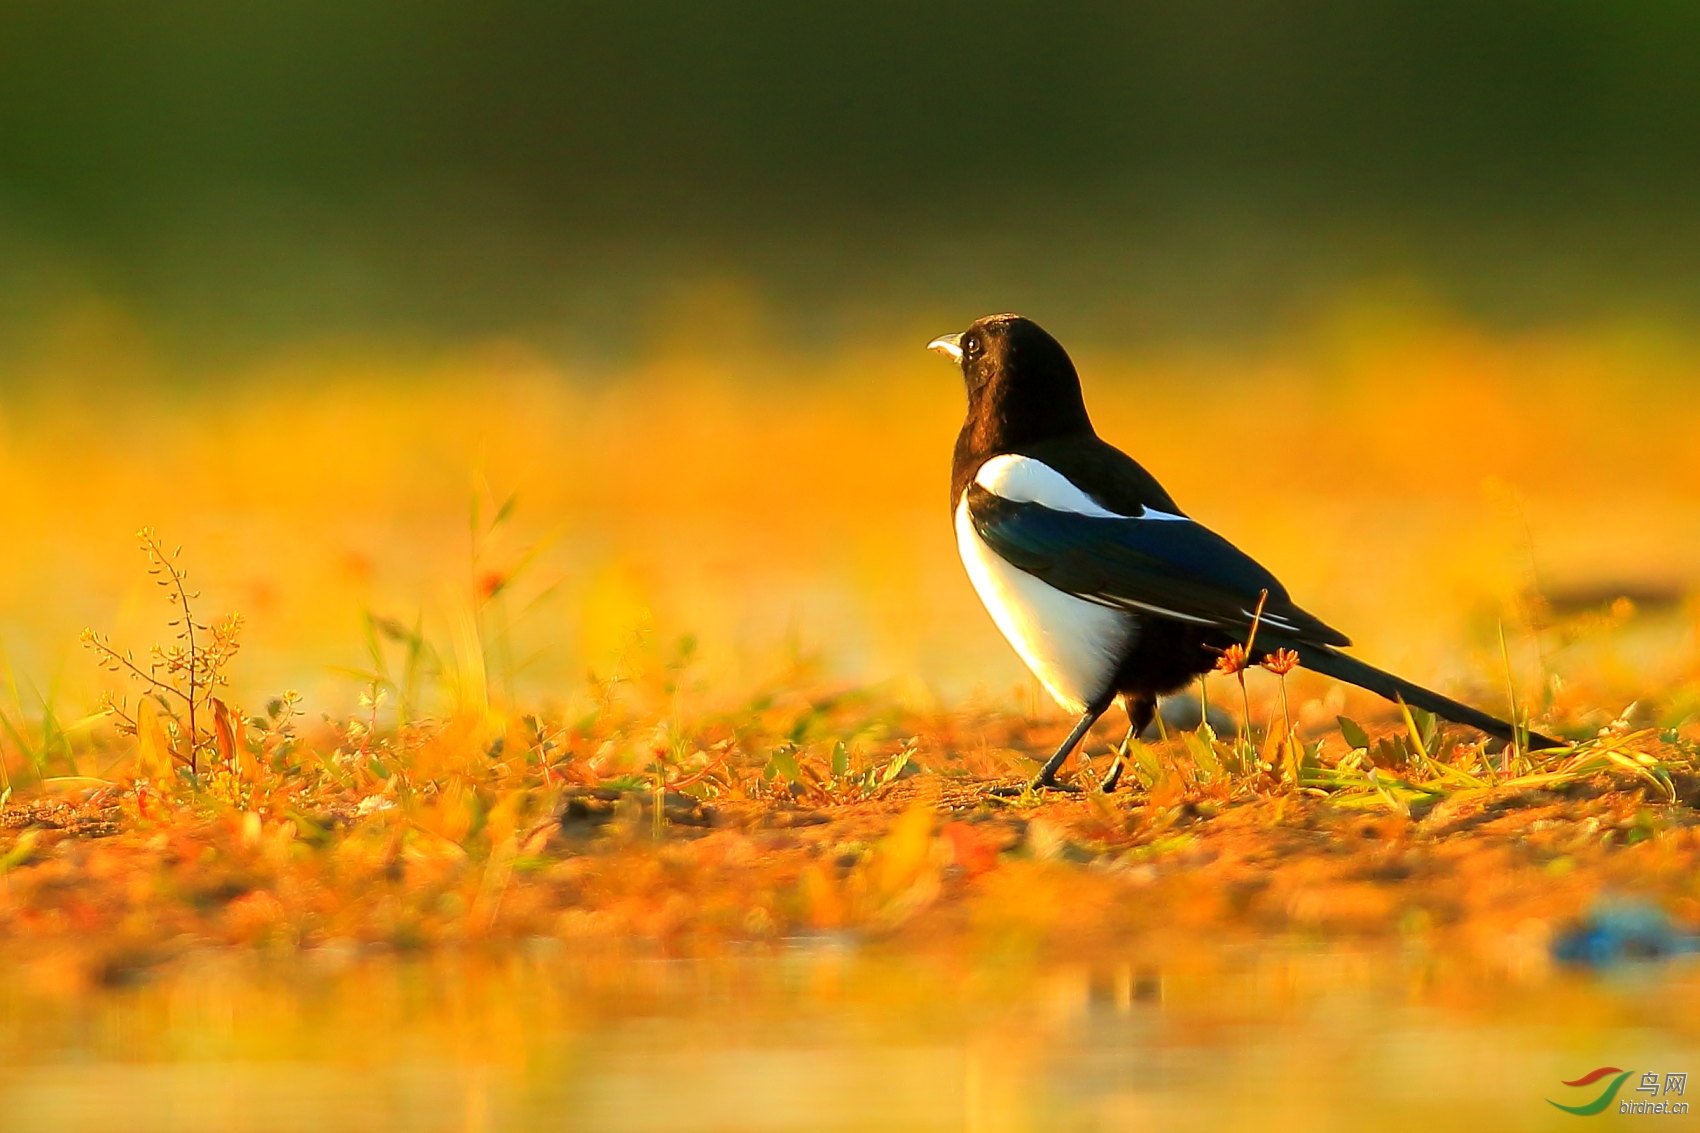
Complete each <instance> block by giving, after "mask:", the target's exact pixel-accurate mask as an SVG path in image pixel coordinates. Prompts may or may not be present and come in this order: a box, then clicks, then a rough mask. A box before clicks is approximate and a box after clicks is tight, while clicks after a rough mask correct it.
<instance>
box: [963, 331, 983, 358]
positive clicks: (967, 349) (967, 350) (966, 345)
mask: <svg viewBox="0 0 1700 1133" xmlns="http://www.w3.org/2000/svg"><path fill="white" fill-rule="evenodd" d="M984 349H985V345H984V344H983V343H982V342H981V341H980V336H979V335H977V334H971V335H969V336H968V337H967V338H964V339H963V340H962V356H963V357H964V358H967V359H969V360H970V361H972V360H973V359H975V358H978V357H979V356H980V352H981V351H982V350H984Z"/></svg>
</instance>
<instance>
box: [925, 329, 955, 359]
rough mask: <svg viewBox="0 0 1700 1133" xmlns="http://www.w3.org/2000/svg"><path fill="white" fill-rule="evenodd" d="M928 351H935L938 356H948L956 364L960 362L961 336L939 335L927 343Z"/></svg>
mask: <svg viewBox="0 0 1700 1133" xmlns="http://www.w3.org/2000/svg"><path fill="white" fill-rule="evenodd" d="M927 349H928V350H937V351H938V352H939V353H940V354H948V355H950V356H951V357H952V358H954V359H956V360H957V361H958V362H960V361H962V336H961V335H960V334H941V335H939V336H938V337H937V338H935V339H933V340H932V341H931V342H929V343H927Z"/></svg>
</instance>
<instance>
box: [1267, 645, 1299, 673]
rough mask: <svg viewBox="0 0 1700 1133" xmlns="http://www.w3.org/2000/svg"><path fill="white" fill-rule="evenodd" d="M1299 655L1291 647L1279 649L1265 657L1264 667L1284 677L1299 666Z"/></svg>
mask: <svg viewBox="0 0 1700 1133" xmlns="http://www.w3.org/2000/svg"><path fill="white" fill-rule="evenodd" d="M1298 665H1299V655H1298V654H1297V653H1295V652H1293V651H1292V650H1291V649H1277V650H1276V651H1275V652H1273V653H1271V654H1270V655H1269V656H1267V657H1265V658H1264V659H1263V667H1264V668H1265V669H1268V670H1269V671H1270V672H1271V673H1274V674H1275V675H1276V676H1278V677H1284V676H1286V675H1287V674H1288V673H1290V672H1292V671H1293V670H1294V669H1296V668H1298Z"/></svg>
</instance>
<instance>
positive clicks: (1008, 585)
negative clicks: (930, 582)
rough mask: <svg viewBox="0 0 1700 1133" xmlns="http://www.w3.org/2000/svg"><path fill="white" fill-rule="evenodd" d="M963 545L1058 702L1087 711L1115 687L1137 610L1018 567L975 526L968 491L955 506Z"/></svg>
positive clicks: (972, 574)
mask: <svg viewBox="0 0 1700 1133" xmlns="http://www.w3.org/2000/svg"><path fill="white" fill-rule="evenodd" d="M956 549H957V553H958V554H960V555H961V556H962V565H963V566H964V567H966V568H967V570H968V578H969V580H970V581H971V582H973V584H974V589H975V591H976V592H978V594H979V595H980V601H982V602H984V603H985V605H986V610H987V611H988V612H989V613H990V614H991V615H992V621H994V622H995V623H997V627H998V629H1000V630H1002V631H1003V635H1004V637H1006V638H1008V639H1009V643H1010V645H1012V646H1014V647H1015V651H1016V653H1018V654H1020V656H1021V659H1022V660H1023V661H1025V662H1026V663H1027V667H1028V668H1029V669H1031V670H1033V675H1034V676H1036V677H1038V678H1039V681H1040V683H1041V684H1043V685H1044V686H1045V688H1046V689H1047V690H1048V691H1049V692H1050V694H1051V695H1052V696H1053V697H1055V698H1056V700H1057V702H1058V703H1059V704H1061V705H1062V706H1063V707H1065V708H1067V709H1069V710H1070V711H1073V712H1084V711H1085V710H1086V706H1087V704H1089V703H1090V702H1092V701H1094V700H1096V699H1097V698H1098V697H1100V696H1102V695H1103V694H1104V693H1105V692H1106V691H1108V689H1109V687H1110V683H1111V682H1112V681H1113V680H1114V679H1115V675H1116V670H1117V668H1118V667H1120V664H1121V661H1122V659H1123V658H1124V657H1125V656H1126V655H1127V652H1128V650H1129V649H1131V648H1132V646H1133V642H1134V638H1135V636H1136V635H1137V633H1138V627H1139V623H1138V620H1137V619H1136V618H1135V616H1134V615H1132V614H1129V613H1127V612H1126V611H1123V610H1117V609H1112V608H1111V607H1108V606H1100V605H1098V604H1097V603H1095V602H1088V601H1086V600H1085V599H1082V598H1076V597H1075V596H1074V595H1072V594H1064V593H1063V592H1062V591H1060V590H1058V589H1056V588H1055V587H1052V586H1049V585H1047V584H1046V583H1044V582H1042V581H1040V580H1039V579H1037V578H1035V577H1034V576H1032V575H1030V574H1028V573H1027V572H1026V571H1024V570H1021V569H1020V568H1018V567H1014V566H1011V565H1010V564H1009V563H1008V562H1006V561H1005V560H1004V559H1003V558H1002V557H1001V556H1000V555H999V554H998V553H997V552H996V551H994V550H992V549H991V548H990V547H989V546H987V545H986V543H985V541H984V540H983V539H981V538H980V535H979V533H978V532H976V531H975V530H974V522H973V520H972V519H971V518H970V517H969V515H968V500H967V496H966V494H964V496H963V498H962V499H961V500H959V501H957V505H956Z"/></svg>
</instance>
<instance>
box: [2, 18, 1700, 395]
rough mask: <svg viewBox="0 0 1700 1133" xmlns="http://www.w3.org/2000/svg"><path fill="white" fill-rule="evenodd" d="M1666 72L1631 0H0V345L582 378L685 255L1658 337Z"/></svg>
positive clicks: (796, 306) (782, 320)
mask: <svg viewBox="0 0 1700 1133" xmlns="http://www.w3.org/2000/svg"><path fill="white" fill-rule="evenodd" d="M1696 59H1700V8H1695V7H1694V6H1692V5H1684V4H1675V3H1669V2H1668V0H1619V2H1617V3H1613V4H1602V3H1582V2H1578V0H1545V2H1541V3H1534V2H1530V0H1510V2H1506V3H1498V4H1479V3H1465V2H1461V0H1423V2H1390V0H1354V2H1352V3H1315V2H1298V3H1285V4H1277V3H1267V2H1247V0H1240V2H1225V0H1204V2H1193V3H1188V4H1173V3H1171V4H1154V3H1097V4H1093V3H1064V4H1055V3H1052V4H1039V3H1030V2H1021V0H982V2H979V3H973V4H966V3H939V4H931V5H914V4H896V3H889V2H885V0H874V2H871V3H862V4H857V5H836V6H835V5H799V4H793V3H777V2H772V0H730V2H725V3H718V4H700V3H680V2H677V0H640V2H637V3H627V4H619V5H579V4H539V3H520V2H515V0H486V2H483V3H477V4H474V3H466V2H446V0H413V2H409V3H397V2H394V0H363V2H361V3H354V4H350V3H330V2H328V0H290V2H282V0H279V2H272V3H264V4H259V3H233V2H231V0H155V2H153V3H148V4H134V3H129V2H117V0H77V2H72V3H67V2H64V0H0V352H4V351H8V350H10V351H13V352H15V351H16V350H17V349H18V348H19V347H27V346H28V345H29V344H30V341H31V336H32V335H33V334H35V333H36V331H37V328H38V327H39V325H40V323H41V321H42V319H43V318H44V317H46V314H47V313H49V312H52V311H55V310H59V309H63V308H64V307H65V306H66V305H75V304H77V303H82V302H86V301H88V300H89V299H90V298H91V297H93V298H96V299H98V300H99V301H100V302H103V303H108V304H112V305H114V306H115V307H116V308H117V309H120V310H122V311H124V312H126V313H127V315H128V316H129V317H132V318H134V319H135V320H136V322H137V324H138V325H141V326H144V327H146V328H147V336H148V340H149V343H150V349H153V350H156V351H158V352H159V353H160V355H161V357H163V358H165V359H167V360H168V361H169V362H170V367H169V369H170V371H171V372H172V373H188V372H192V371H194V370H196V369H200V368H205V367H208V366H218V365H222V364H225V363H228V362H229V361H231V360H232V359H233V358H238V357H243V356H248V355H250V354H252V353H254V352H257V351H259V352H263V351H266V350H269V349H272V348H274V347H276V346H277V345H278V344H280V343H298V342H301V341H302V340H304V339H323V338H333V339H334V338H339V337H348V336H353V337H356V338H362V337H368V336H376V337H377V338H380V339H382V340H386V341H395V340H401V341H416V342H420V343H425V344H429V343H432V342H437V341H442V340H449V341H455V340H461V339H467V338H480V337H484V336H490V335H519V336H522V337H523V338H525V339H526V340H528V341H530V342H533V343H535V344H537V345H538V346H540V347H541V348H542V349H544V350H546V351H549V352H553V353H557V354H559V355H561V356H563V357H570V358H573V359H574V360H575V361H580V362H582V361H586V360H590V361H594V360H595V359H597V358H599V357H600V358H608V359H610V360H613V361H616V362H617V361H618V360H619V359H620V358H621V357H622V356H623V355H624V354H625V353H626V352H629V351H630V350H632V349H633V348H634V344H635V343H637V342H638V341H639V340H640V339H641V337H642V336H643V335H644V334H646V333H649V332H651V331H652V330H653V327H652V326H651V325H649V323H647V322H646V319H652V318H653V313H654V312H655V311H657V310H666V309H667V304H668V302H669V297H670V296H671V295H673V294H674V293H676V292H677V291H679V290H680V289H681V288H689V287H692V286H696V285H697V284H698V283H699V282H701V281H722V280H732V281H735V282H736V283H737V284H738V285H740V286H743V287H747V288H749V289H750V291H751V292H752V293H754V294H757V295H760V296H762V297H763V299H764V301H765V302H766V303H768V304H770V305H771V309H772V312H773V317H774V318H775V319H776V320H777V324H778V326H779V327H780V328H782V329H783V331H784V333H785V334H786V335H787V336H790V335H793V334H801V335H805V336H813V337H814V338H815V339H816V340H818V341H821V342H833V341H838V340H840V339H841V338H842V337H843V336H846V335H851V334H866V333H873V332H875V331H878V332H880V333H883V332H884V330H885V329H886V328H888V327H895V326H898V325H901V326H903V327H904V328H905V329H907V328H908V327H909V326H911V325H912V324H914V323H916V322H927V325H929V326H931V325H932V322H929V321H928V320H932V321H938V320H940V319H942V322H941V323H939V325H943V326H954V325H957V324H958V323H960V322H961V321H963V319H964V318H965V317H967V316H971V315H976V314H979V313H982V312H983V311H984V310H987V309H994V308H1022V309H1027V310H1030V311H1032V312H1033V313H1035V314H1039V315H1044V314H1046V313H1050V312H1056V311H1059V310H1062V309H1066V310H1067V311H1068V313H1069V317H1070V319H1071V320H1072V323H1073V326H1074V327H1076V328H1079V329H1078V331H1077V333H1084V334H1087V335H1095V336H1097V338H1098V339H1099V342H1100V343H1101V344H1107V343H1113V342H1116V341H1121V340H1123V339H1125V338H1126V337H1127V336H1130V335H1131V336H1138V338H1139V339H1140V340H1141V341H1145V342H1163V341H1188V340H1195V339H1209V340H1213V341H1224V340H1225V341H1234V340H1238V339H1246V338H1250V339H1256V338H1258V337H1260V336H1263V335H1266V334H1267V333H1269V332H1270V330H1271V329H1272V328H1276V327H1280V326H1282V325H1285V324H1287V323H1289V322H1290V321H1291V320H1293V319H1295V318H1301V319H1302V318H1304V317H1306V316H1307V315H1309V314H1311V313H1313V312H1314V311H1316V310H1318V309H1321V308H1325V307H1326V306H1327V305H1328V304H1331V303H1333V302H1335V301H1337V300H1338V298H1339V297H1340V296H1341V295H1342V294H1343V293H1349V292H1351V291H1353V290H1354V289H1358V288H1361V287H1364V286H1373V287H1385V286H1387V285H1388V283H1389V281H1392V282H1393V283H1394V284H1395V285H1396V286H1399V287H1413V288H1415V289H1418V290H1420V291H1421V292H1423V293H1424V294H1426V295H1430V296H1433V297H1436V298H1438V300H1439V301H1441V302H1442V303H1444V304H1445V305H1447V306H1449V307H1453V308H1455V309H1458V310H1461V311H1463V312H1466V313H1467V314H1468V315H1469V317H1471V318H1472V319H1479V320H1481V321H1483V322H1485V323H1486V324H1487V325H1490V326H1493V325H1508V326H1525V325H1540V324H1545V323H1551V322H1561V321H1573V320H1577V319H1584V320H1591V319H1596V318H1604V319H1614V318H1619V317H1624V316H1628V317H1633V318H1645V317H1650V318H1653V319H1657V320H1660V321H1664V322H1667V323H1681V322H1683V321H1685V320H1687V319H1689V318H1691V317H1692V315H1693V313H1694V312H1695V310H1696V308H1697V307H1700V273H1697V272H1696V270H1695V267H1694V265H1695V263H1696V255H1695V253H1696V251H1700V219H1697V214H1696V210H1695V208H1694V206H1693V204H1692V197H1693V193H1694V185H1695V183H1696V175H1697V174H1700V67H1697V66H1696V65H1695V61H1696ZM922 316H925V318H922ZM804 341H807V339H805V340H804ZM4 356H6V355H5V354H4V353H0V357H4Z"/></svg>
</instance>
